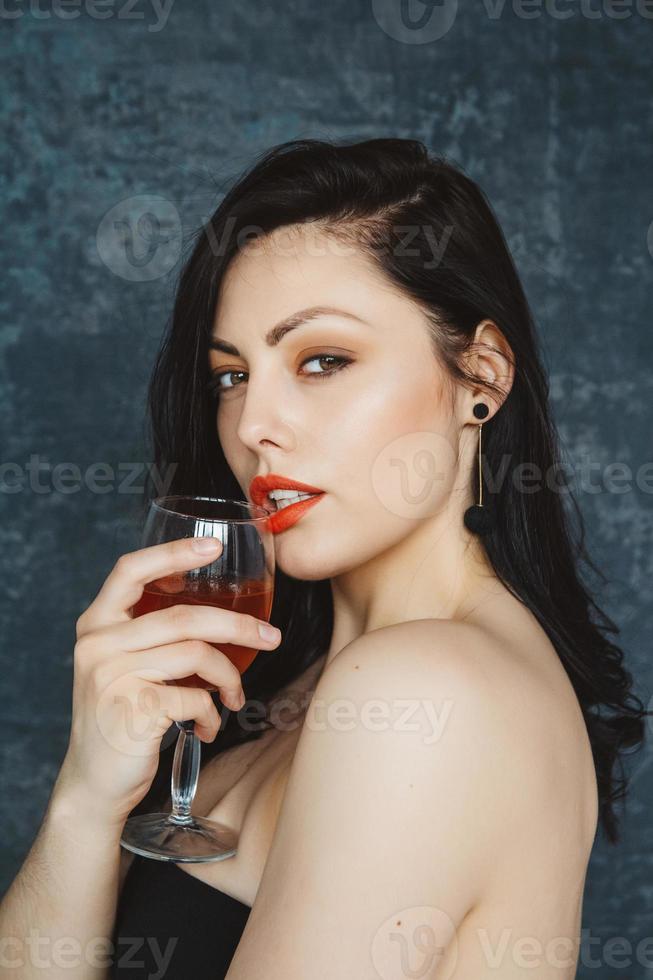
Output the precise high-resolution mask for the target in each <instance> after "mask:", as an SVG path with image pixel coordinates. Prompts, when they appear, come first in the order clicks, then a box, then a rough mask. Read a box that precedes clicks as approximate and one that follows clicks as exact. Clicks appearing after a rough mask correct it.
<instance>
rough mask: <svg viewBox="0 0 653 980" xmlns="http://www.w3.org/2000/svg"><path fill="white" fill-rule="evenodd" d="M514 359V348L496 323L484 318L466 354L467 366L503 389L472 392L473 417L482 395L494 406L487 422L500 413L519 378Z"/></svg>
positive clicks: (490, 406)
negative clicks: (514, 381) (476, 404)
mask: <svg viewBox="0 0 653 980" xmlns="http://www.w3.org/2000/svg"><path fill="white" fill-rule="evenodd" d="M514 360H515V357H514V354H513V352H512V348H511V347H510V344H509V343H508V341H507V340H506V338H505V337H504V336H503V334H502V332H501V331H500V330H499V328H498V327H497V325H496V323H494V321H493V320H481V322H480V323H479V324H478V326H477V327H476V331H475V333H474V340H473V342H472V345H471V347H470V348H469V351H468V353H467V356H466V367H467V369H468V370H469V371H471V372H473V373H474V374H475V375H476V376H477V377H478V378H481V379H482V380H483V381H490V382H492V384H494V385H497V386H498V388H499V391H497V392H496V393H493V394H489V393H488V392H486V391H485V390H484V389H482V388H481V389H478V390H476V391H474V392H470V406H469V414H470V417H472V418H473V416H472V404H473V403H475V402H476V401H478V400H479V397H478V396H479V394H480V395H481V399H480V400H483V399H485V401H486V403H487V404H488V408H489V409H490V414H489V415H488V416H487V417H486V418H485V419H484V421H486V422H487V421H488V420H489V419H491V418H492V416H493V415H494V414H495V413H496V412H498V410H499V408H500V407H501V405H503V403H504V401H505V400H506V398H507V397H508V395H509V393H510V389H511V388H512V383H513V380H514V377H515V367H514ZM474 421H476V420H474Z"/></svg>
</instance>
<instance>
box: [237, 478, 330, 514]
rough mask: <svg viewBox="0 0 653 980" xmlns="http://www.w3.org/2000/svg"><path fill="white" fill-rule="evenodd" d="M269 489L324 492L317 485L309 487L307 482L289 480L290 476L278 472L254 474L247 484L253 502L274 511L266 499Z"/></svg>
mask: <svg viewBox="0 0 653 980" xmlns="http://www.w3.org/2000/svg"><path fill="white" fill-rule="evenodd" d="M270 490H299V491H300V493H324V490H320V488H319V487H311V486H309V484H308V483H300V482H299V480H291V479H290V477H287V476H281V475H280V474H279V473H268V474H267V475H266V476H255V477H254V479H253V480H252V482H251V483H250V485H249V494H250V497H251V498H252V500H253V502H254V503H255V504H258V506H259V507H264V508H265V510H268V511H271V512H273V511H274V507H272V506H271V504H270V502H269V500H268V494H269V492H270Z"/></svg>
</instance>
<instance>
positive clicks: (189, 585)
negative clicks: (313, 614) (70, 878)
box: [120, 495, 275, 863]
mask: <svg viewBox="0 0 653 980" xmlns="http://www.w3.org/2000/svg"><path fill="white" fill-rule="evenodd" d="M268 517H269V514H268V512H267V511H265V510H264V509H263V508H262V507H259V506H257V505H256V504H250V503H249V502H248V501H246V500H229V499H225V498H222V497H197V496H182V495H176V496H167V497H157V498H156V499H155V500H153V501H152V502H151V504H150V507H149V511H148V514H147V518H146V521H145V526H144V528H143V534H142V547H148V546H150V545H154V544H161V543H162V542H164V541H174V540H176V539H177V538H192V537H214V538H219V539H220V541H221V542H222V551H221V553H220V555H219V557H218V558H216V559H215V561H212V562H210V563H209V564H205V565H202V566H201V567H200V568H192V569H190V571H186V572H180V573H174V574H172V575H166V576H164V577H163V578H160V579H156V580H155V581H154V582H150V583H148V584H147V585H146V586H145V588H144V590H143V595H142V596H141V598H140V599H139V601H138V602H137V603H136V605H135V606H134V607H133V608H132V614H133V615H134V616H142V615H143V614H144V613H148V612H153V611H155V610H158V609H165V608H167V607H168V606H173V605H179V604H188V605H196V604H199V605H209V606H220V607H221V608H223V609H233V610H235V611H236V612H243V613H248V614H250V615H252V616H255V617H256V618H257V619H261V620H266V621H268V622H269V619H270V612H271V610H272V599H273V591H274V571H275V560H274V545H273V535H272V533H271V531H269V529H268V527H267V519H268ZM213 646H215V647H216V649H219V650H221V651H222V653H224V654H225V655H226V656H227V657H228V658H229V660H231V662H232V663H233V664H234V665H235V666H236V667H237V668H238V670H239V671H240V673H241V674H242V673H243V672H244V671H245V670H246V669H247V667H249V665H250V664H251V663H252V661H253V660H254V658H255V657H256V654H257V653H258V651H257V650H254V649H252V648H250V647H242V646H236V645H235V644H231V643H220V645H219V646H218V645H217V644H215V643H214V644H213ZM165 683H170V684H175V685H178V686H183V687H200V688H203V689H204V690H207V691H216V690H218V688H216V687H214V686H212V685H211V683H210V682H209V681H207V680H205V679H203V678H202V677H200V676H199V675H198V674H191V675H189V676H188V677H182V678H180V679H175V680H171V681H166V682H165ZM175 724H176V725H177V727H178V729H179V735H178V736H177V744H176V746H175V756H174V760H173V764H172V780H171V797H172V810H171V812H170V813H145V814H139V815H138V816H133V817H129V819H128V820H127V821H126V823H125V826H124V828H123V833H122V837H121V840H120V843H121V845H122V846H123V847H125V848H126V849H127V850H129V851H133V852H134V853H135V854H140V855H142V856H143V857H149V858H154V859H156V860H158V861H174V862H175V863H182V862H205V861H222V860H224V859H225V858H229V857H233V856H234V855H235V853H236V845H237V836H236V834H235V833H234V831H233V830H232V829H231V828H230V827H226V826H225V825H224V824H220V823H218V822H217V821H215V820H208V819H206V818H205V817H194V816H192V814H191V806H192V803H193V798H194V796H195V790H196V788H197V781H198V777H199V768H200V746H201V743H200V740H199V738H198V737H197V735H196V734H195V731H194V728H195V723H194V721H193V720H192V719H191V720H189V721H176V722H175Z"/></svg>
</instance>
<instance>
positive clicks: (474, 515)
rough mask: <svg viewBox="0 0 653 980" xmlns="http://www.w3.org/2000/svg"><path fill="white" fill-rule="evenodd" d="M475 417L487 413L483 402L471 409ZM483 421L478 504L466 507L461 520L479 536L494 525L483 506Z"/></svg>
mask: <svg viewBox="0 0 653 980" xmlns="http://www.w3.org/2000/svg"><path fill="white" fill-rule="evenodd" d="M472 411H473V412H474V416H475V417H476V418H477V419H484V418H485V417H486V416H487V415H488V414H489V411H490V410H489V408H488V407H487V405H486V404H485V403H484V402H477V403H476V405H474V408H473V409H472ZM482 431H483V423H482V422H481V424H480V425H479V427H478V504H473V505H472V506H471V507H468V508H467V510H466V511H465V513H464V515H463V521H464V523H465V527H466V528H467V530H468V531H471V532H472V533H473V534H478V535H480V536H481V537H482V536H483V535H484V534H488V533H489V532H490V531H491V530H492V529H493V528H494V525H495V520H494V515H493V514H492V513H491V512H490V511H488V509H487V507H484V506H483V476H482V469H481V433H482Z"/></svg>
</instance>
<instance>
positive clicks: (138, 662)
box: [101, 640, 244, 710]
mask: <svg viewBox="0 0 653 980" xmlns="http://www.w3.org/2000/svg"><path fill="white" fill-rule="evenodd" d="M101 669H102V671H103V672H104V674H105V683H106V682H109V683H110V682H112V681H113V680H115V679H116V678H118V677H120V676H122V675H123V674H129V673H131V674H136V675H139V676H140V675H144V674H145V672H147V674H148V677H149V679H155V680H161V681H166V682H168V681H169V682H173V683H174V681H175V680H178V679H179V678H180V677H187V676H188V675H189V674H199V675H200V677H202V678H204V680H206V681H208V682H209V683H210V684H212V685H213V686H214V687H216V688H217V689H218V691H219V692H220V698H221V700H222V701H223V703H225V704H228V706H229V707H230V708H232V709H233V710H238V708H240V707H241V704H240V702H241V694H243V693H244V692H243V687H242V682H241V679H240V671H239V670H238V668H237V667H236V666H235V665H234V664H232V662H231V661H230V660H228V659H227V657H226V656H225V654H224V653H222V651H221V650H216V649H215V647H212V646H211V645H210V644H209V643H205V642H204V641H203V640H185V641H183V642H181V643H169V644H166V645H165V646H160V647H157V648H156V649H155V650H146V651H144V652H138V653H128V654H127V655H126V656H124V657H116V658H113V659H110V660H108V661H106V662H105V663H104V664H103V665H102V668H101ZM155 672H158V673H159V674H160V676H156V677H155V676H154V675H155Z"/></svg>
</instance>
